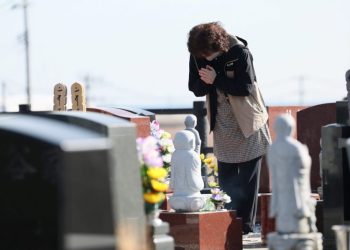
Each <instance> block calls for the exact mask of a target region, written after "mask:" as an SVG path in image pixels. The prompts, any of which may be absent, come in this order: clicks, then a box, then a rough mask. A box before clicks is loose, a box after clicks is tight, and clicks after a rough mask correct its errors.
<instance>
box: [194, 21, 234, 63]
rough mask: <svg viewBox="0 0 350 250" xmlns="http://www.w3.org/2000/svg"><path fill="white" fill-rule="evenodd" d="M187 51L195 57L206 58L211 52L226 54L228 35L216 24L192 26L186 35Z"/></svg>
mask: <svg viewBox="0 0 350 250" xmlns="http://www.w3.org/2000/svg"><path fill="white" fill-rule="evenodd" d="M187 48H188V51H189V52H190V53H191V54H192V55H194V56H195V57H203V56H208V55H210V54H211V53H213V52H218V51H222V52H227V51H228V50H229V48H230V35H229V34H228V33H227V32H226V30H225V29H224V28H223V27H222V26H221V25H220V23H218V22H211V23H203V24H199V25H196V26H194V27H193V28H192V29H191V30H190V32H189V33H188V41H187Z"/></svg>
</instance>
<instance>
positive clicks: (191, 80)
mask: <svg viewBox="0 0 350 250" xmlns="http://www.w3.org/2000/svg"><path fill="white" fill-rule="evenodd" d="M189 68H190V70H189V77H188V89H189V90H190V91H192V92H193V93H194V95H195V96H197V97H199V96H205V95H206V94H208V93H209V92H210V90H211V89H212V88H213V86H212V85H211V84H206V83H205V82H203V81H202V80H201V79H200V78H199V73H198V69H197V66H196V62H195V60H194V57H193V56H190V67H189Z"/></svg>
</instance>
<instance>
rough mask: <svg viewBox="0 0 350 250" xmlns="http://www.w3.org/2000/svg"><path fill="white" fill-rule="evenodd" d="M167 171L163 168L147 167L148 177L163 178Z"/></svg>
mask: <svg viewBox="0 0 350 250" xmlns="http://www.w3.org/2000/svg"><path fill="white" fill-rule="evenodd" d="M167 174H168V172H167V171H166V170H165V169H164V168H149V169H148V170H147V175H148V177H150V178H152V179H159V178H164V177H165V176H167Z"/></svg>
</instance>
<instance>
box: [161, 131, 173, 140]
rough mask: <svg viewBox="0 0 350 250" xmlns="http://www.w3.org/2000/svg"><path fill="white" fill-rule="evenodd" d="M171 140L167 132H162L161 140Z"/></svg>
mask: <svg viewBox="0 0 350 250" xmlns="http://www.w3.org/2000/svg"><path fill="white" fill-rule="evenodd" d="M170 138H171V134H170V133H169V132H165V131H164V132H163V134H162V139H170Z"/></svg>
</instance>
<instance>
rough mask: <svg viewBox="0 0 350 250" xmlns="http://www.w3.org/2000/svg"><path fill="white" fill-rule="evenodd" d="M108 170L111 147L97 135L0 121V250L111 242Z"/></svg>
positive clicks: (48, 124)
mask: <svg viewBox="0 0 350 250" xmlns="http://www.w3.org/2000/svg"><path fill="white" fill-rule="evenodd" d="M110 164H111V156H110V142H109V140H108V139H106V138H103V137H101V135H100V134H97V133H94V132H92V131H89V130H86V129H82V128H79V127H77V126H72V125H68V124H65V123H62V122H57V121H52V120H49V119H44V118H39V117H30V116H27V115H1V116H0V201H1V202H0V203H1V205H0V249H6V250H11V249H16V250H41V249H42V250H46V249H49V250H56V249H59V250H60V249H73V246H72V245H71V243H70V242H69V241H68V240H67V238H69V237H70V235H105V237H113V235H114V230H115V228H114V225H113V218H112V216H113V215H112V199H111V192H110V191H111V187H110V184H109V181H108V179H109V167H110ZM88 247H89V248H86V249H96V250H97V249H100V250H102V249H115V245H113V246H110V247H109V248H105V247H106V246H101V245H100V246H99V245H96V244H95V245H93V244H91V245H90V246H88Z"/></svg>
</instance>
